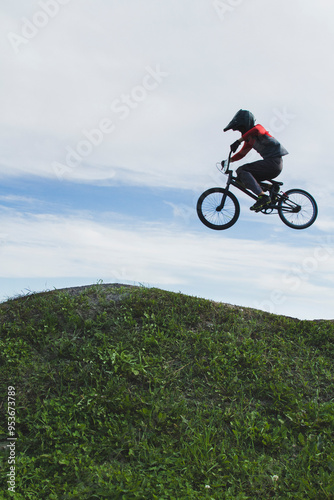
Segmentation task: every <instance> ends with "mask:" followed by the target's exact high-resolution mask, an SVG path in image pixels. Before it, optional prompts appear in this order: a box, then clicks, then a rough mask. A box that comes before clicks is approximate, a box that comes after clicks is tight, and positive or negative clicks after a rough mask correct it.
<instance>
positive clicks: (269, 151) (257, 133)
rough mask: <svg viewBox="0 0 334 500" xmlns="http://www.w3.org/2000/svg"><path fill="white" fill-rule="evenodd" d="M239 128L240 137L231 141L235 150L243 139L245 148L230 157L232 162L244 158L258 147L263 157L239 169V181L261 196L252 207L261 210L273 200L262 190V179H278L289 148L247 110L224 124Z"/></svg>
mask: <svg viewBox="0 0 334 500" xmlns="http://www.w3.org/2000/svg"><path fill="white" fill-rule="evenodd" d="M227 130H235V131H236V130H238V131H239V132H241V138H240V139H238V140H237V141H235V142H234V143H233V144H232V145H231V150H232V152H233V153H234V152H235V151H236V150H237V149H238V147H239V146H240V144H241V143H242V142H244V145H243V147H242V149H241V150H240V151H239V152H238V153H236V154H235V155H234V156H232V158H231V162H234V161H238V160H241V159H242V158H243V157H244V156H245V155H246V154H247V153H248V152H249V151H250V150H251V149H252V148H254V149H255V151H257V152H258V153H259V154H260V156H262V158H263V159H262V160H258V161H254V162H252V163H246V164H245V165H242V166H241V167H239V168H238V169H237V170H236V173H237V178H238V180H239V182H241V183H242V184H244V185H245V186H246V188H248V189H250V190H251V191H253V193H255V194H256V195H257V196H258V198H257V200H256V202H255V204H254V205H253V206H251V207H250V209H251V210H256V211H258V210H261V209H262V208H263V207H265V206H266V205H268V204H269V203H270V201H271V199H270V196H267V195H266V194H265V193H264V191H263V190H262V188H261V186H260V185H259V182H261V181H265V180H271V179H275V177H277V176H278V175H279V174H280V173H281V171H282V168H283V160H282V156H284V155H287V154H288V152H287V150H286V149H285V148H284V147H283V146H282V145H281V144H280V143H279V142H278V141H277V140H276V139H275V138H274V137H272V136H271V135H270V134H269V132H267V130H266V129H265V128H264V127H262V125H255V118H254V115H253V114H252V113H251V112H250V111H247V110H244V109H240V110H239V111H238V112H237V113H236V114H235V115H234V117H233V118H232V120H231V121H230V123H229V124H228V125H227V126H226V127H225V128H224V132H226V131H227Z"/></svg>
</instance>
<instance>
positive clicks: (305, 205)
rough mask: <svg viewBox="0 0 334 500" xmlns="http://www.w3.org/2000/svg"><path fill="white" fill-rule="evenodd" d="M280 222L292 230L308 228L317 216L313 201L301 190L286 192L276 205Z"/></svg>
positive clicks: (311, 197)
mask: <svg viewBox="0 0 334 500" xmlns="http://www.w3.org/2000/svg"><path fill="white" fill-rule="evenodd" d="M278 215H279V216H280V218H281V220H282V221H283V222H284V224H286V225H287V226H289V227H292V228H293V229H306V228H307V227H310V226H311V225H312V224H313V222H314V221H315V219H316V218H317V215H318V207H317V204H316V201H315V199H314V198H313V196H311V195H310V194H309V193H308V192H307V191H303V190H302V189H290V190H289V191H286V192H285V193H284V195H283V197H282V198H281V200H280V201H279V204H278Z"/></svg>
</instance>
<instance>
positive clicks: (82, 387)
mask: <svg viewBox="0 0 334 500" xmlns="http://www.w3.org/2000/svg"><path fill="white" fill-rule="evenodd" d="M0 354H1V367H0V382H1V388H0V391H1V428H0V430H1V437H0V441H1V442H0V446H1V449H0V451H1V491H2V496H1V497H0V498H15V500H20V499H22V500H23V499H24V500H27V499H43V500H44V499H55V500H58V499H80V500H82V499H99V498H110V499H112V500H117V499H125V500H132V499H133V500H134V499H144V500H146V499H147V500H150V499H152V500H153V499H158V500H162V499H175V500H183V499H184V500H193V499H215V500H222V499H233V500H236V499H240V500H241V499H257V500H258V499H266V500H267V499H269V498H277V499H278V498H279V499H289V498H291V499H294V500H295V499H303V500H304V499H317V500H321V499H333V498H334V439H333V438H334V399H333V398H334V375H333V374H334V370H333V368H334V324H333V323H332V322H330V321H320V322H313V321H299V320H296V319H291V318H287V317H283V316H276V315H272V314H268V313H264V312H260V311H256V310H253V309H247V308H239V307H234V306H231V305H227V304H220V303H216V302H211V301H208V300H203V299H198V298H194V297H189V296H185V295H182V294H177V293H169V292H165V291H161V290H159V289H146V288H141V287H129V286H120V285H96V286H92V287H88V288H78V289H74V290H64V291H53V292H48V293H42V294H36V295H31V296H27V297H22V298H19V299H16V300H11V301H8V302H6V303H4V304H1V305H0ZM8 387H10V388H13V389H10V390H9V392H8ZM14 388H15V389H14ZM13 393H15V394H13ZM7 396H8V397H7ZM9 398H14V400H15V407H14V406H13V405H12V404H11V405H9V406H8V404H7V401H10V402H12V399H9ZM7 408H9V410H10V414H11V416H12V419H10V424H11V427H10V429H13V426H12V424H13V423H14V420H13V419H14V418H15V433H13V436H15V437H16V438H17V441H9V440H8V439H7V437H8V436H9V429H8V419H9V412H8V411H7ZM13 409H15V411H14V413H13ZM13 442H14V443H15V446H14V447H13V446H12V448H9V447H8V443H13ZM14 448H15V449H14ZM10 457H12V458H14V459H15V463H14V465H12V466H11V465H10V464H9V459H10ZM10 467H14V469H10ZM13 473H14V474H13ZM10 474H11V475H10ZM10 479H12V481H14V484H15V494H14V493H12V492H11V491H9V490H8V489H7V488H8V485H10V483H7V481H9V480H10ZM0 495H1V493H0Z"/></svg>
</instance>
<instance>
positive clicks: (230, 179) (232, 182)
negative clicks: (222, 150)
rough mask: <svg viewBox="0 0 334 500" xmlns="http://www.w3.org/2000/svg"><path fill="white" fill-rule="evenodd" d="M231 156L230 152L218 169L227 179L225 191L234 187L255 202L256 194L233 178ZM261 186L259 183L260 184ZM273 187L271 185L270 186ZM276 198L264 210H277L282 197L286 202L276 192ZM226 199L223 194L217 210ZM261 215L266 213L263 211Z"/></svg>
mask: <svg viewBox="0 0 334 500" xmlns="http://www.w3.org/2000/svg"><path fill="white" fill-rule="evenodd" d="M231 156H232V151H230V154H229V156H228V159H227V160H226V163H225V165H224V166H223V167H222V168H221V169H219V170H220V172H222V173H223V174H226V175H227V176H228V178H227V182H226V191H228V190H229V188H230V186H231V185H232V186H234V187H236V188H238V189H239V191H242V192H243V193H245V194H247V196H249V197H250V198H253V200H257V199H258V197H257V196H256V194H254V193H253V192H252V191H250V190H249V189H247V188H245V187H243V186H242V185H240V184H239V182H237V181H236V179H237V177H233V170H230V168H229V167H230V161H231ZM268 182H271V181H270V180H268ZM260 184H261V183H260ZM272 186H273V184H272ZM268 188H269V190H270V188H271V186H269V185H268ZM276 196H277V199H276V200H275V201H273V203H270V204H269V205H267V206H266V207H265V209H264V210H273V209H277V204H278V203H277V202H278V201H279V200H280V199H281V198H282V197H284V199H285V200H288V197H286V196H284V193H283V195H282V194H279V193H278V192H277V193H276ZM226 197H227V194H226V193H225V194H224V196H223V198H222V202H221V204H220V206H219V207H218V209H220V210H221V209H223V207H224V205H225V201H226ZM292 204H293V205H296V204H295V203H293V202H292ZM298 209H300V207H298V206H296V207H295V208H293V207H291V209H289V210H288V211H291V210H292V211H298ZM263 213H266V212H265V211H264V212H263Z"/></svg>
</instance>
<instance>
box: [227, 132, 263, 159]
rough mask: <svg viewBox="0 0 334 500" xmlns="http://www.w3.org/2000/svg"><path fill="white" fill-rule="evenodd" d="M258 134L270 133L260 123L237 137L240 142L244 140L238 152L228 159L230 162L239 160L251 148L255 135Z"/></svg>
mask: <svg viewBox="0 0 334 500" xmlns="http://www.w3.org/2000/svg"><path fill="white" fill-rule="evenodd" d="M259 135H270V134H269V133H268V132H267V130H266V129H265V128H264V127H262V125H260V124H258V125H255V127H253V128H251V129H250V130H248V132H245V133H244V134H243V136H242V137H241V138H240V139H239V142H240V144H241V143H242V142H243V141H244V145H243V147H242V149H240V151H239V152H238V153H236V154H235V155H234V156H232V158H231V160H230V161H231V162H234V161H238V160H241V159H242V158H243V157H244V156H246V154H247V153H249V151H250V150H251V149H252V147H253V144H254V141H255V139H256V137H257V136H259Z"/></svg>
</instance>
